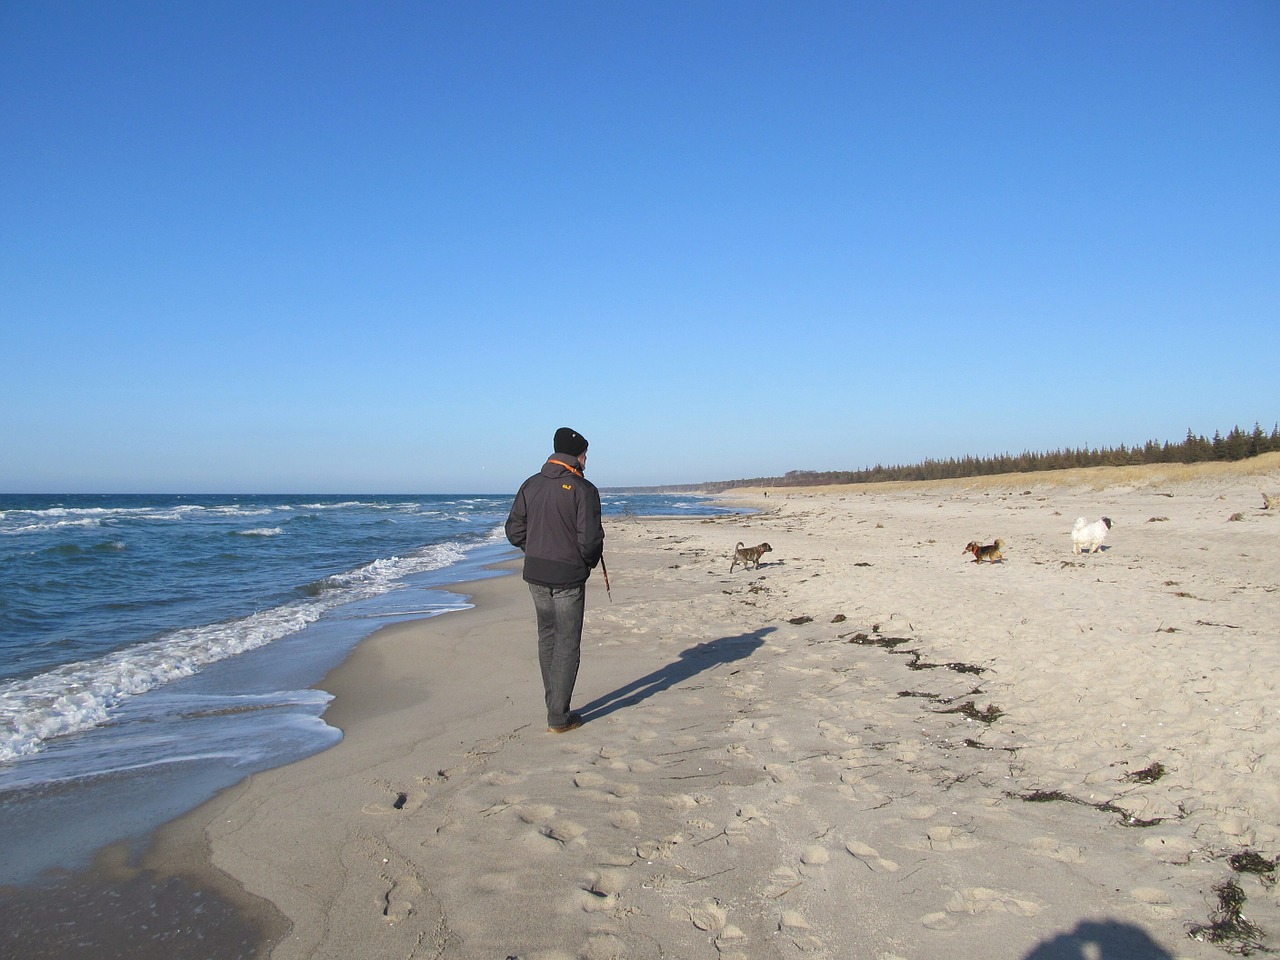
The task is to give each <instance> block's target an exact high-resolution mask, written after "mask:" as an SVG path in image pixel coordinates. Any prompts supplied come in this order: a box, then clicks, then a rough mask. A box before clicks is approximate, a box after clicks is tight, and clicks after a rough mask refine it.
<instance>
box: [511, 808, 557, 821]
mask: <svg viewBox="0 0 1280 960" xmlns="http://www.w3.org/2000/svg"><path fill="white" fill-rule="evenodd" d="M555 815H556V808H555V807H553V806H551V804H549V803H526V804H522V805H520V806H519V807H517V808H516V816H517V817H519V818H520V819H521V820H523V821H524V822H525V823H527V824H530V825H536V824H539V823H545V822H546V821H548V820H550V819H551V818H552V817H554V816H555Z"/></svg>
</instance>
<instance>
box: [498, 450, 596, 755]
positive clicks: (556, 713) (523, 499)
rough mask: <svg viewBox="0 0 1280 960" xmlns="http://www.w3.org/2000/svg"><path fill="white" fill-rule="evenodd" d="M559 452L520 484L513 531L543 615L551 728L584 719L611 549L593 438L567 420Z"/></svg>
mask: <svg viewBox="0 0 1280 960" xmlns="http://www.w3.org/2000/svg"><path fill="white" fill-rule="evenodd" d="M553 445H554V449H555V452H554V453H553V454H552V455H551V456H550V457H549V458H547V462H546V463H545V464H543V465H542V470H540V471H539V472H538V473H535V474H534V475H533V476H532V477H530V478H529V479H528V480H526V481H525V482H524V483H523V484H521V486H520V490H519V492H518V493H517V494H516V499H515V503H513V504H512V505H511V514H510V516H508V517H507V527H506V530H507V539H508V540H510V541H511V543H512V544H513V545H514V546H517V547H519V548H520V549H521V550H522V551H524V579H525V582H526V583H528V584H529V592H530V593H531V594H533V609H534V612H535V613H536V614H537V619H538V662H539V664H540V665H541V667H542V687H543V691H544V692H545V694H546V700H547V732H548V733H568V732H569V731H570V730H576V729H577V728H578V727H580V726H582V717H580V716H579V715H578V714H576V713H571V712H570V710H569V701H570V700H571V699H572V698H573V685H574V683H575V682H576V681H577V679H578V662H579V659H580V650H581V646H582V615H583V611H584V609H585V608H586V596H587V591H586V587H587V578H588V577H590V576H591V571H592V570H594V569H595V566H596V564H598V563H599V562H600V557H601V555H602V554H603V553H604V526H603V525H602V524H601V522H600V491H599V490H597V489H596V487H595V484H593V483H592V482H591V481H590V480H588V479H587V478H586V477H584V476H583V473H584V471H585V470H586V466H587V441H586V439H585V438H584V437H583V436H582V434H580V433H578V432H577V431H575V430H571V429H569V428H568V427H561V428H560V429H559V430H557V431H556V433H555V438H554V441H553Z"/></svg>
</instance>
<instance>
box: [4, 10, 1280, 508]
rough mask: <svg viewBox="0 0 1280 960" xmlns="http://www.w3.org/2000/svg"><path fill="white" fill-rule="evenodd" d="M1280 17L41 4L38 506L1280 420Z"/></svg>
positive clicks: (30, 382) (8, 25) (10, 93)
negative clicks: (99, 494) (48, 499)
mask: <svg viewBox="0 0 1280 960" xmlns="http://www.w3.org/2000/svg"><path fill="white" fill-rule="evenodd" d="M1278 320H1280V3H1276V2H1274V0H1231V2H1226V0H1223V2H1218V0H1214V2H1178V0H1159V2H1140V0H1138V2H1122V3H1116V2H1113V0H1104V2H1071V3H1066V2H1063V3H1027V2H1022V0H1018V2H1008V3H1000V2H930V3H922V2H889V0H883V2H881V0H876V2H855V0H840V2H798V3H796V2H781V0H779V2H771V3H763V2H750V0H747V2H739V0H717V2H688V0H682V2H673V3H664V2H618V3H612V2H610V3H601V2H598V0H590V2H539V3H531V2H524V0H521V2H511V3H497V2H485V0H479V2H449V3H428V2H416V0H415V2H403V3H377V2H372V3H355V2H344V3H333V2H323V0H321V2H316V0H306V2H289V3H272V2H265V3H249V2H236V3H232V2H208V3H194V4H188V3H172V2H169V0H164V2H155V3H130V2H119V3H99V2H69V0H68V2H50V3H26V2H19V0H0V327H2V329H3V335H2V338H0V344H2V348H3V352H2V353H0V370H2V374H0V490H4V491H9V492H14V491H33V492H47V491H57V492H79V491H127V490H136V491H143V492H149V491H212V492H222V491H278V490H289V491H308V492H330V491H346V492H351V491H380V492H401V491H412V492H455V491H475V492H506V491H511V490H514V489H515V487H516V485H517V484H518V483H519V482H520V481H521V480H522V479H523V478H524V477H525V476H527V475H528V474H529V473H532V472H533V471H534V470H536V469H537V467H538V466H539V464H540V463H541V461H542V459H543V457H544V456H545V455H546V454H547V453H549V452H550V439H551V434H552V432H553V431H554V429H555V428H556V427H558V426H561V425H562V424H567V425H570V426H573V427H575V428H576V429H578V430H579V431H581V432H582V433H583V434H584V435H585V436H586V437H587V438H588V439H589V440H590V441H591V460H590V462H589V468H590V469H589V474H588V475H589V476H591V477H592V478H593V479H595V480H596V482H597V483H600V484H602V485H625V484H656V483H663V482H672V483H675V482H696V481H701V480H713V479H733V478H738V477H748V476H761V475H770V474H780V473H784V472H786V471H787V470H792V469H815V470H825V469H857V468H860V467H864V466H868V465H873V464H875V463H885V464H890V463H909V462H916V461H918V460H921V459H924V458H927V457H943V458H945V457H948V456H962V455H965V454H976V455H986V454H995V453H1000V452H1004V451H1009V452H1018V451H1021V450H1024V449H1030V450H1044V449H1053V448H1056V447H1059V446H1081V445H1090V446H1103V445H1116V444H1120V443H1135V442H1142V441H1145V440H1147V439H1160V440H1163V439H1172V440H1179V439H1181V438H1182V436H1183V435H1184V434H1185V432H1186V430H1187V428H1189V427H1190V428H1192V429H1194V430H1195V431H1196V432H1197V433H1207V434H1210V435H1211V434H1212V432H1213V431H1214V430H1216V429H1222V430H1226V429H1229V428H1230V427H1232V426H1235V425H1237V424H1239V425H1240V426H1242V427H1244V428H1251V427H1252V425H1253V422H1254V421H1255V420H1261V421H1262V422H1263V425H1264V426H1265V427H1266V428H1267V429H1268V430H1269V429H1270V428H1271V426H1272V425H1273V423H1274V421H1275V420H1276V419H1277V418H1280V403H1277V400H1278V399H1280V388H1278V387H1277V378H1276V372H1275V371H1276V367H1277V347H1278V346H1280V334H1278V332H1277V331H1278V330H1280V323H1278V322H1277V321H1278Z"/></svg>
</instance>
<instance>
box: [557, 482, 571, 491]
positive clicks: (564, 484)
mask: <svg viewBox="0 0 1280 960" xmlns="http://www.w3.org/2000/svg"><path fill="white" fill-rule="evenodd" d="M560 486H561V488H563V489H565V490H572V489H573V484H570V483H562V484H560Z"/></svg>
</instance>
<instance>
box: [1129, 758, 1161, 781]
mask: <svg viewBox="0 0 1280 960" xmlns="http://www.w3.org/2000/svg"><path fill="white" fill-rule="evenodd" d="M1163 776H1164V764H1163V763H1160V762H1159V761H1157V762H1155V763H1153V764H1151V766H1149V767H1145V768H1143V769H1142V770H1134V771H1133V772H1131V773H1126V774H1125V775H1124V779H1125V780H1126V781H1127V782H1128V783H1155V782H1156V781H1157V780H1159V779H1160V778H1161V777H1163Z"/></svg>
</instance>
